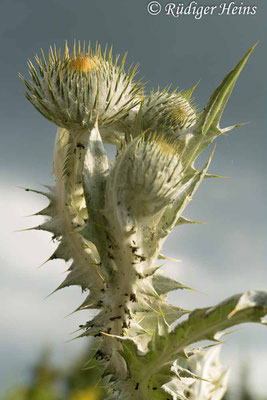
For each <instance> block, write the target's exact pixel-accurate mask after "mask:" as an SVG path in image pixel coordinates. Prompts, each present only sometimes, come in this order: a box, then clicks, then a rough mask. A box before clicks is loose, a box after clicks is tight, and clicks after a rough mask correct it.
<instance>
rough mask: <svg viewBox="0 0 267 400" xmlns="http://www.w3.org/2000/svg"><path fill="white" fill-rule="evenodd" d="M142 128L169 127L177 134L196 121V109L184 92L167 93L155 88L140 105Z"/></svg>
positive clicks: (166, 90)
mask: <svg viewBox="0 0 267 400" xmlns="http://www.w3.org/2000/svg"><path fill="white" fill-rule="evenodd" d="M142 115H143V129H155V128H156V127H157V129H158V128H161V129H164V128H167V129H171V130H173V131H174V132H175V134H176V135H177V136H179V134H181V133H183V132H184V131H186V130H187V129H188V128H190V127H192V126H193V125H194V124H195V122H196V109H195V107H194V105H193V104H192V101H191V99H190V96H189V95H187V94H186V92H184V93H183V92H176V91H174V92H172V93H168V88H166V89H164V90H163V91H162V92H160V91H159V90H157V91H156V92H153V91H152V92H151V94H150V95H149V96H148V97H147V98H146V99H145V101H144V103H143V106H142Z"/></svg>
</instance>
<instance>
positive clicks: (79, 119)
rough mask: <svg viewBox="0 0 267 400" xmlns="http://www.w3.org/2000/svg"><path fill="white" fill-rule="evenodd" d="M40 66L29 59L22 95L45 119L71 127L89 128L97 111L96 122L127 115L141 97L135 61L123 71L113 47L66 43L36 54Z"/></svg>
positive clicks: (108, 122) (122, 65)
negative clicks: (86, 46) (114, 55)
mask: <svg viewBox="0 0 267 400" xmlns="http://www.w3.org/2000/svg"><path fill="white" fill-rule="evenodd" d="M35 59H36V62H37V66H38V68H37V69H36V68H35V67H34V65H33V64H32V62H31V61H29V62H28V65H29V73H30V77H31V80H30V81H29V82H27V81H26V80H25V79H24V78H23V77H21V78H22V79H23V81H24V83H25V85H26V87H27V90H28V91H27V93H26V97H27V99H28V100H29V101H30V102H31V103H32V104H33V106H34V107H35V108H36V109H37V110H38V111H39V112H40V113H41V114H42V115H44V116H45V117H46V118H47V119H49V120H50V121H52V122H54V123H55V124H56V125H58V126H60V127H63V128H65V129H68V130H70V131H74V130H75V131H76V132H79V131H83V130H86V129H88V128H92V126H93V124H94V122H95V120H96V118H97V116H98V117H99V118H98V121H99V125H103V124H105V125H108V124H110V123H113V122H115V121H117V120H119V119H120V118H122V117H125V116H126V115H127V114H128V113H129V111H130V110H131V109H132V108H133V107H135V106H136V105H137V104H138V103H139V102H140V96H139V91H140V82H137V83H134V82H133V78H134V76H135V73H136V67H134V68H131V67H130V68H129V70H128V71H127V72H124V71H123V67H124V63H125V59H126V57H125V56H124V57H123V59H122V61H121V64H120V65H119V63H118V59H119V57H118V56H117V57H116V58H115V62H113V57H112V51H111V50H110V51H109V55H108V56H107V49H106V50H105V51H104V53H103V54H102V52H101V49H100V46H96V49H95V50H94V51H93V50H92V49H91V48H90V45H89V46H88V49H87V50H85V46H83V49H81V45H80V43H79V44H78V49H77V50H76V46H75V43H74V48H73V51H72V53H71V54H70V52H69V49H68V45H67V44H66V47H65V51H64V54H63V56H61V52H60V50H59V51H57V49H56V47H55V48H54V49H52V48H50V51H49V57H48V60H46V59H45V56H44V54H43V52H42V59H41V58H39V57H38V56H36V57H35Z"/></svg>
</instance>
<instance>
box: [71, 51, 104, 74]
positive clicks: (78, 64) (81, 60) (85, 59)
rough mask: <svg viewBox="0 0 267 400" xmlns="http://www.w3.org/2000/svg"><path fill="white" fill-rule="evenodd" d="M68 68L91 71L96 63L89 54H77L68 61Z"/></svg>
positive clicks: (95, 67)
mask: <svg viewBox="0 0 267 400" xmlns="http://www.w3.org/2000/svg"><path fill="white" fill-rule="evenodd" d="M68 67H69V69H71V70H72V71H75V72H79V73H89V74H90V73H92V71H93V70H95V69H97V67H98V64H97V61H96V60H95V59H94V58H91V57H89V56H82V55H81V56H77V57H73V58H72V59H71V60H70V61H69V65H68Z"/></svg>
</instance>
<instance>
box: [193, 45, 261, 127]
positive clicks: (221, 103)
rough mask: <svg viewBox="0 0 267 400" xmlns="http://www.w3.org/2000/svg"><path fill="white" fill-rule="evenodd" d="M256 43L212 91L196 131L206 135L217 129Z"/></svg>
mask: <svg viewBox="0 0 267 400" xmlns="http://www.w3.org/2000/svg"><path fill="white" fill-rule="evenodd" d="M256 45H257V43H256V44H255V45H254V46H253V47H252V48H251V49H250V50H249V51H248V52H247V54H246V55H245V56H244V57H243V58H242V60H241V61H240V62H239V63H238V64H237V65H236V67H235V68H234V69H233V70H232V71H231V72H229V74H227V75H226V77H225V78H224V80H223V81H222V83H221V84H220V85H219V86H218V87H217V89H216V90H215V91H214V92H213V94H212V95H211V97H210V99H209V101H208V104H207V106H206V107H205V108H204V111H203V112H202V114H201V115H200V117H199V120H198V122H197V126H196V132H198V133H201V134H202V135H206V134H207V133H208V132H209V131H216V130H218V129H219V122H220V119H221V116H222V113H223V110H224V108H225V106H226V103H227V101H228V99H229V97H230V95H231V93H232V91H233V88H234V86H235V83H236V81H237V79H238V77H239V75H240V73H241V71H242V69H243V68H244V66H245V64H246V62H247V60H248V58H249V56H250V54H251V53H252V51H253V50H254V48H255V47H256Z"/></svg>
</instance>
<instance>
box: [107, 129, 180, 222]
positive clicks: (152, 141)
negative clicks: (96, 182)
mask: <svg viewBox="0 0 267 400" xmlns="http://www.w3.org/2000/svg"><path fill="white" fill-rule="evenodd" d="M179 146H180V143H179V142H178V141H177V139H176V138H175V137H174V135H171V134H169V135H165V134H163V133H161V132H160V133H158V132H152V133H151V132H144V133H143V134H142V135H140V136H139V137H137V138H135V139H134V140H133V141H132V142H131V143H130V144H129V145H128V147H127V149H126V150H125V151H124V152H123V153H122V154H121V157H120V158H119V159H118V162H117V164H116V166H115V168H114V170H113V172H112V175H113V176H115V177H116V179H115V181H114V185H115V188H114V189H115V190H116V192H117V197H118V201H119V202H120V203H121V204H123V203H125V204H130V209H131V212H130V214H132V216H134V217H135V218H138V217H139V216H140V217H145V216H150V215H154V214H155V213H157V212H159V211H160V210H162V209H163V208H164V207H165V206H166V205H168V204H170V203H171V202H172V201H173V199H175V198H176V197H177V195H178V194H179V188H180V186H179V183H180V182H181V172H182V169H183V165H182V163H181V162H180V157H179V153H178V149H179ZM126 188H127V189H126Z"/></svg>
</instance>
